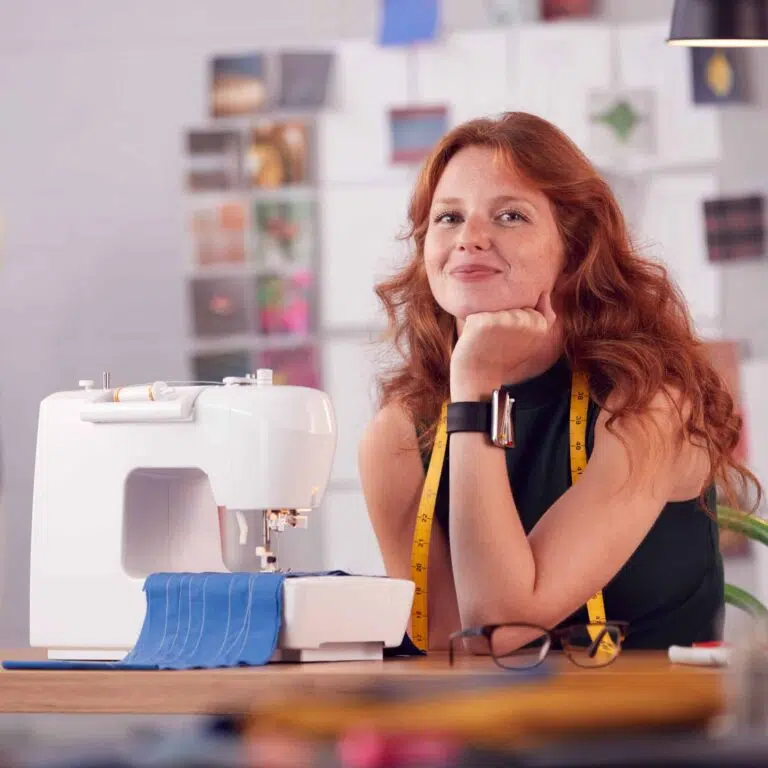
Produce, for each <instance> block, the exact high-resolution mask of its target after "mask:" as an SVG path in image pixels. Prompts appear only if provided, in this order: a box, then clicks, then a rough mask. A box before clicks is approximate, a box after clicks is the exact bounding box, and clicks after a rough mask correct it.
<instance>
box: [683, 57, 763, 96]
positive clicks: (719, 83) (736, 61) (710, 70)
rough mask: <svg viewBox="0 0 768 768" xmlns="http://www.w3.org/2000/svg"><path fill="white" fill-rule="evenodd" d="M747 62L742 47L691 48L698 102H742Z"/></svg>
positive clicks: (694, 91)
mask: <svg viewBox="0 0 768 768" xmlns="http://www.w3.org/2000/svg"><path fill="white" fill-rule="evenodd" d="M747 71H748V64H747V59H746V56H745V52H744V50H742V49H739V48H699V47H693V48H691V77H692V80H693V101H694V103H695V104H739V103H743V102H746V101H749V98H748V95H747Z"/></svg>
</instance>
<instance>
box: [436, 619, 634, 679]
mask: <svg viewBox="0 0 768 768" xmlns="http://www.w3.org/2000/svg"><path fill="white" fill-rule="evenodd" d="M628 631H629V623H628V622H626V621H612V622H611V623H609V624H571V625H568V626H565V627H558V628H557V629H552V630H549V629H544V627H539V626H537V625H536V624H485V625H484V626H482V627H471V628H470V629H463V630H461V631H459V632H454V633H453V634H452V635H451V636H450V643H449V646H448V662H449V664H450V665H453V660H454V644H455V642H456V641H457V640H461V639H464V638H473V637H478V638H479V637H482V638H485V641H486V643H487V644H488V651H489V654H490V656H492V658H493V660H494V662H496V664H497V665H498V666H500V667H501V668H502V669H519V670H522V669H532V668H533V667H536V666H538V665H539V664H541V663H542V662H543V661H544V659H545V658H546V656H547V654H548V653H549V651H550V649H551V648H552V646H553V644H554V643H556V642H559V643H560V646H561V648H562V649H563V652H564V653H565V655H566V656H567V657H568V659H569V660H570V661H572V662H573V663H574V664H576V665H577V666H579V667H605V666H607V665H608V664H610V663H611V662H613V661H615V660H616V658H617V657H618V655H619V653H620V652H621V645H622V643H623V642H624V640H625V639H626V637H627V633H628Z"/></svg>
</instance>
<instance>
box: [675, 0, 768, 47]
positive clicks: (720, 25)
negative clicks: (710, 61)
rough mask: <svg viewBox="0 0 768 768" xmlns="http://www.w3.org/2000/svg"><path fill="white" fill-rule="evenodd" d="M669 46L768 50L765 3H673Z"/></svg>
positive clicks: (729, 0) (686, 0) (701, 0)
mask: <svg viewBox="0 0 768 768" xmlns="http://www.w3.org/2000/svg"><path fill="white" fill-rule="evenodd" d="M667 42H668V43H669V44H670V45H687V46H703V47H706V48H725V47H737V46H738V47H744V48H747V47H755V46H768V0H676V1H675V8H674V10H673V12H672V26H671V29H670V33H669V38H668V39H667Z"/></svg>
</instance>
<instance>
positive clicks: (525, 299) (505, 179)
mask: <svg viewBox="0 0 768 768" xmlns="http://www.w3.org/2000/svg"><path fill="white" fill-rule="evenodd" d="M424 262H425V266H426V270H427V277H428V279H429V285H430V288H431V289H432V294H433V295H434V297H435V300H436V301H437V303H438V304H439V305H440V306H441V307H442V308H443V309H444V310H445V311H446V312H449V313H450V314H452V315H453V316H454V317H456V318H457V320H458V321H459V324H460V326H461V325H462V324H463V321H464V319H465V318H466V317H467V315H471V314H474V313H477V312H498V311H501V310H506V309H520V308H523V307H535V306H536V304H537V302H538V300H539V298H540V296H541V295H542V294H543V293H544V292H546V291H551V290H552V289H553V288H554V285H555V281H556V280H557V277H558V275H559V274H560V273H561V271H562V269H563V267H564V265H565V256H564V249H563V244H562V241H561V238H560V234H559V232H558V230H557V224H556V222H555V217H554V212H553V210H552V207H551V205H550V202H549V199H548V198H547V197H546V195H544V193H542V192H540V191H539V190H537V189H535V188H533V187H532V186H530V185H529V184H528V183H526V182H525V181H524V180H523V179H522V178H521V177H520V176H519V175H518V174H517V173H516V172H515V171H514V170H513V169H512V168H510V167H509V164H508V163H502V162H500V161H496V160H495V159H494V150H493V149H490V148H487V147H475V146H472V147H465V148H464V149H462V150H460V151H459V152H457V153H456V154H455V155H454V156H453V157H452V158H451V160H450V161H449V163H448V165H447V166H446V168H445V171H444V172H443V175H442V176H441V178H440V181H439V182H438V185H437V188H436V190H435V195H434V198H433V200H432V207H431V209H430V219H429V226H428V229H427V234H426V239H425V242H424Z"/></svg>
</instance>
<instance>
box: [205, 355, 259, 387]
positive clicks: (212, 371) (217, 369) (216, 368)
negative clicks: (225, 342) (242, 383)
mask: <svg viewBox="0 0 768 768" xmlns="http://www.w3.org/2000/svg"><path fill="white" fill-rule="evenodd" d="M251 368H252V362H251V355H250V353H248V352H245V351H243V352H214V353H209V354H199V355H195V356H194V357H193V359H192V370H193V373H192V375H193V377H194V379H195V381H199V382H204V381H207V382H220V381H223V380H224V379H225V378H226V377H227V376H245V375H246V374H247V373H251Z"/></svg>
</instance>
